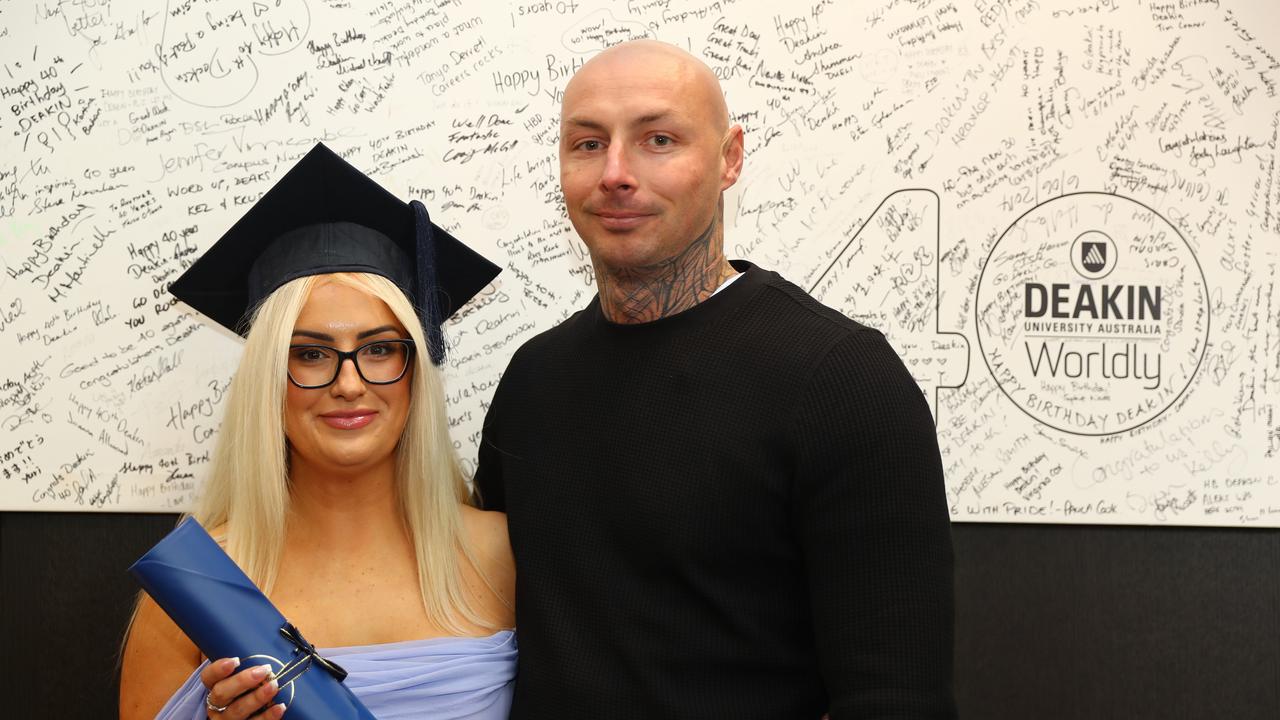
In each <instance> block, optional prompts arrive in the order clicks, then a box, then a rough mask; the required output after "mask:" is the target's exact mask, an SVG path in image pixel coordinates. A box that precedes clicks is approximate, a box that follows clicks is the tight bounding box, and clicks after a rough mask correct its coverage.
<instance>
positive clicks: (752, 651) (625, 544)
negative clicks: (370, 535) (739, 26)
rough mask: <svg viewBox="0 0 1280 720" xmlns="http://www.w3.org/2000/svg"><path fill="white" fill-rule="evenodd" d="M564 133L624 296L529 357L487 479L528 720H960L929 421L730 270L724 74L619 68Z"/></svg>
mask: <svg viewBox="0 0 1280 720" xmlns="http://www.w3.org/2000/svg"><path fill="white" fill-rule="evenodd" d="M560 127H561V138H560V180H561V184H562V186H563V190H564V198H565V204H566V206H567V208H568V212H569V218H570V220H571V221H572V222H573V225H574V228H575V229H576V230H577V231H578V233H579V235H581V236H582V239H583V241H584V242H585V243H586V246H587V248H588V250H589V252H590V254H591V260H592V264H593V265H594V267H595V274H596V284H597V288H598V295H597V297H596V298H595V299H594V300H593V301H592V303H591V304H590V305H589V306H588V307H587V308H586V309H585V310H583V311H581V312H579V313H577V314H575V315H574V316H572V317H570V318H569V319H568V320H566V321H565V322H564V323H562V324H560V325H559V326H558V327H556V328H554V329H552V330H550V331H548V332H545V333H542V334H541V335H539V336H537V337H535V338H533V339H532V340H530V341H529V342H528V343H526V344H525V345H524V346H523V347H522V348H521V349H520V350H519V351H518V352H517V353H516V355H515V356H514V357H513V358H512V361H511V365H510V367H509V368H508V370H507V372H506V374H505V375H504V376H503V378H502V382H501V384H500V386H499V387H498V389H497V391H496V393H495V396H494V400H493V404H492V407H491V408H490V411H489V414H488V417H487V418H486V421H485V428H484V436H483V440H482V443H481V445H482V447H481V449H480V465H479V469H478V471H477V473H476V483H477V487H478V490H479V493H480V496H481V498H482V499H483V501H484V504H485V506H486V507H488V508H491V509H501V510H505V511H506V512H507V513H508V521H509V524H510V532H511V541H512V545H513V548H514V551H515V556H516V567H517V578H518V579H517V592H516V595H517V599H516V626H517V628H518V632H519V636H520V664H519V671H518V675H517V681H516V697H515V704H514V706H513V710H512V717H513V718H517V719H523V718H610V719H613V718H646V719H655V718H663V719H665V718H733V719H734V720H744V719H751V718H814V719H815V720H816V719H817V718H819V717H820V716H822V715H823V714H824V713H828V712H829V713H830V716H831V718H832V719H833V720H842V719H844V718H888V717H893V718H944V717H953V716H954V714H955V710H954V705H953V700H952V695H951V686H950V681H951V653H952V579H951V572H952V571H951V544H950V531H949V525H948V518H947V510H946V507H945V502H944V493H943V485H942V468H941V461H940V459H939V455H938V448H937V441H936V438H935V435H934V428H933V422H932V419H931V417H930V415H929V409H928V405H927V404H926V403H925V401H924V399H923V397H922V396H921V393H920V391H919V389H918V387H917V386H916V385H915V384H914V382H913V381H912V379H911V377H910V375H908V373H907V372H906V370H905V368H904V367H903V366H902V363H901V361H900V360H899V359H898V357H897V355H896V354H895V353H894V352H893V350H892V349H891V348H890V347H889V345H888V344H887V343H886V342H885V340H884V337H883V336H882V335H881V334H880V333H879V332H877V331H874V330H870V329H868V328H865V327H863V326H861V325H859V324H858V323H856V322H854V321H852V320H850V319H848V318H846V317H844V316H843V315H840V314H839V313H837V312H835V311H833V310H830V309H828V308H826V307H823V306H822V305H820V304H818V303H817V302H816V301H815V300H813V299H812V298H810V297H809V296H808V295H806V294H805V293H804V292H803V291H801V290H800V289H799V288H797V287H796V286H794V285H792V284H791V283H788V282H787V281H785V280H783V279H782V278H781V277H780V276H778V275H777V274H775V273H772V272H768V271H765V270H762V269H759V268H756V267H754V266H752V265H750V264H749V263H745V262H741V261H735V262H734V263H732V264H731V263H729V262H727V261H726V260H725V257H724V250H723V247H724V225H723V200H722V193H723V192H724V190H725V189H727V188H729V187H730V186H732V185H733V184H734V182H736V181H737V179H738V175H739V173H740V172H741V170H742V157H743V136H742V128H741V127H739V126H736V125H735V126H733V127H730V126H729V118H728V112H727V110H726V107H725V102H724V97H723V95H722V94H721V92H720V89H719V86H718V84H717V82H716V79H715V77H714V75H713V74H712V73H711V71H710V70H709V69H708V68H707V67H706V66H705V65H703V64H702V63H700V62H699V61H698V60H696V59H695V58H693V57H692V56H690V55H687V54H686V53H684V52H683V51H681V50H678V49H676V48H674V47H671V46H668V45H664V44H661V43H656V42H652V41H638V42H633V43H627V44H624V45H620V46H616V47H614V48H611V49H609V50H607V51H605V52H603V53H600V54H599V55H597V56H596V57H595V58H593V59H592V60H591V61H590V62H588V63H587V64H586V65H584V66H583V67H582V68H581V69H580V70H579V71H578V73H577V75H576V76H575V77H574V78H573V80H572V81H571V82H570V83H569V85H568V87H566V88H565V94H564V105H563V109H562V116H561V126H560Z"/></svg>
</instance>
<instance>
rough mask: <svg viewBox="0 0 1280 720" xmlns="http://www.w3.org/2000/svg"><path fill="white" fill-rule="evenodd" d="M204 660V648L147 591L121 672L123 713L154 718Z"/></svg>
mask: <svg viewBox="0 0 1280 720" xmlns="http://www.w3.org/2000/svg"><path fill="white" fill-rule="evenodd" d="M202 660H203V657H202V656H201V654H200V650H199V649H198V648H196V646H195V644H194V643H192V642H191V640H189V639H188V638H187V636H186V634H185V633H183V632H182V630H181V629H179V628H178V626H177V625H175V624H174V622H173V621H172V620H170V619H169V616H168V615H166V614H165V612H164V610H162V609H160V606H159V605H157V604H156V603H155V601H154V600H152V599H151V598H150V597H149V596H148V595H146V594H145V593H143V594H142V595H141V597H140V599H139V601H138V611H137V613H135V615H134V617H133V622H132V623H131V624H130V626H129V636H128V638H127V640H126V641H125V648H124V661H123V663H122V667H121V672H120V717H121V718H122V720H129V719H130V718H152V717H155V715H156V713H157V712H159V711H160V708H161V707H163V706H164V703H165V701H167V700H168V699H169V696H170V695H172V694H173V692H174V691H175V690H177V689H178V687H179V686H181V685H182V683H183V682H185V681H186V679H187V677H188V676H189V675H191V672H192V671H193V670H195V669H196V668H197V667H198V666H199V665H200V663H201V661H202Z"/></svg>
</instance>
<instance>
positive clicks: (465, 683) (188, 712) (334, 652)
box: [156, 630, 516, 720]
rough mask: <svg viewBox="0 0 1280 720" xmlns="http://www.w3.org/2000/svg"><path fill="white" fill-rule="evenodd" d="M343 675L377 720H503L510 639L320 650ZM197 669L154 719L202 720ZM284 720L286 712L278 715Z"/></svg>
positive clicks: (511, 662)
mask: <svg viewBox="0 0 1280 720" xmlns="http://www.w3.org/2000/svg"><path fill="white" fill-rule="evenodd" d="M320 654H321V655H322V656H324V657H327V658H331V659H333V661H334V662H336V663H338V664H339V665H341V666H342V667H343V669H345V670H346V671H347V673H348V675H347V679H346V685H347V687H349V688H351V692H352V693H354V694H355V696H356V697H357V698H360V702H362V703H364V704H365V707H367V708H369V711H370V712H372V713H373V714H374V716H376V717H377V718H378V720H392V719H393V718H421V717H428V718H431V719H432V720H506V718H507V714H508V712H509V711H510V709H511V691H512V689H513V681H514V680H515V676H516V636H515V633H514V632H513V631H511V630H501V631H499V632H497V633H494V634H493V635H490V636H489V637H483V638H472V637H440V638H429V639H427V640H408V641H406V642H397V643H385V644H381V645H356V646H351V647H340V648H329V649H321V650H320ZM203 669H204V665H201V666H200V667H198V668H196V670H195V672H193V673H192V674H191V677H189V678H187V681H186V682H185V683H183V685H182V687H180V688H178V691H177V692H176V693H174V694H173V697H171V698H169V702H168V703H165V706H164V708H162V709H161V710H160V714H159V715H157V716H156V719H157V720H197V719H199V720H204V718H205V717H206V714H205V713H206V710H205V706H204V698H205V689H204V685H202V684H200V671H201V670H203ZM285 717H286V718H287V717H289V713H288V712H287V711H286V712H285Z"/></svg>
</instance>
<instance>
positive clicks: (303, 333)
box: [293, 325, 400, 342]
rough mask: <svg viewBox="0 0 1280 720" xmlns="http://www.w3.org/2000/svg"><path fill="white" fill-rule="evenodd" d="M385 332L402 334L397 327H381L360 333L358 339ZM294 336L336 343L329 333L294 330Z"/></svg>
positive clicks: (357, 335)
mask: <svg viewBox="0 0 1280 720" xmlns="http://www.w3.org/2000/svg"><path fill="white" fill-rule="evenodd" d="M384 332H394V333H400V328H398V327H396V326H395V325H379V326H378V327H376V328H372V329H369V330H364V331H361V332H360V333H357V334H356V339H357V340H363V339H365V338H367V337H373V336H374V335H378V334H380V333H384ZM293 334H294V335H301V336H302V337H309V338H312V339H314V340H324V341H325V342H333V341H334V337H333V336H332V335H330V334H328V333H322V332H316V331H315V330H294V331H293Z"/></svg>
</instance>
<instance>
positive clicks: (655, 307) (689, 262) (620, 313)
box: [595, 200, 737, 324]
mask: <svg viewBox="0 0 1280 720" xmlns="http://www.w3.org/2000/svg"><path fill="white" fill-rule="evenodd" d="M723 208H724V205H723V200H722V201H721V204H720V206H719V207H718V208H717V210H716V213H715V215H714V216H713V217H712V218H711V224H710V225H708V226H707V229H706V230H704V231H703V232H702V233H701V234H699V235H698V237H696V238H694V239H693V242H691V243H689V244H688V245H687V246H685V248H684V249H683V250H681V251H680V252H679V253H678V254H676V255H675V256H673V257H671V258H668V259H666V260H663V261H661V262H659V263H655V264H653V265H648V266H645V267H636V268H606V267H602V266H601V265H599V264H597V265H596V266H595V271H596V286H597V288H598V291H599V293H600V309H601V311H602V312H603V313H604V316H605V317H606V318H607V319H608V320H609V321H610V322H615V323H621V324H634V323H645V322H652V321H654V320H658V319H660V318H664V317H667V316H669V315H675V314H676V313H679V312H682V311H684V310H688V309H689V308H691V307H693V306H694V305H697V304H698V303H700V302H702V301H703V300H706V299H707V298H709V297H711V295H712V294H714V293H715V291H716V289H717V288H719V287H720V284H721V283H723V282H724V281H725V280H727V279H729V277H730V276H732V275H733V274H734V273H736V272H737V271H736V270H734V269H733V266H731V265H730V264H729V262H728V260H726V259H725V257H724V230H723V227H722V226H721V224H720V220H719V218H720V217H721V213H722V212H723Z"/></svg>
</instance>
